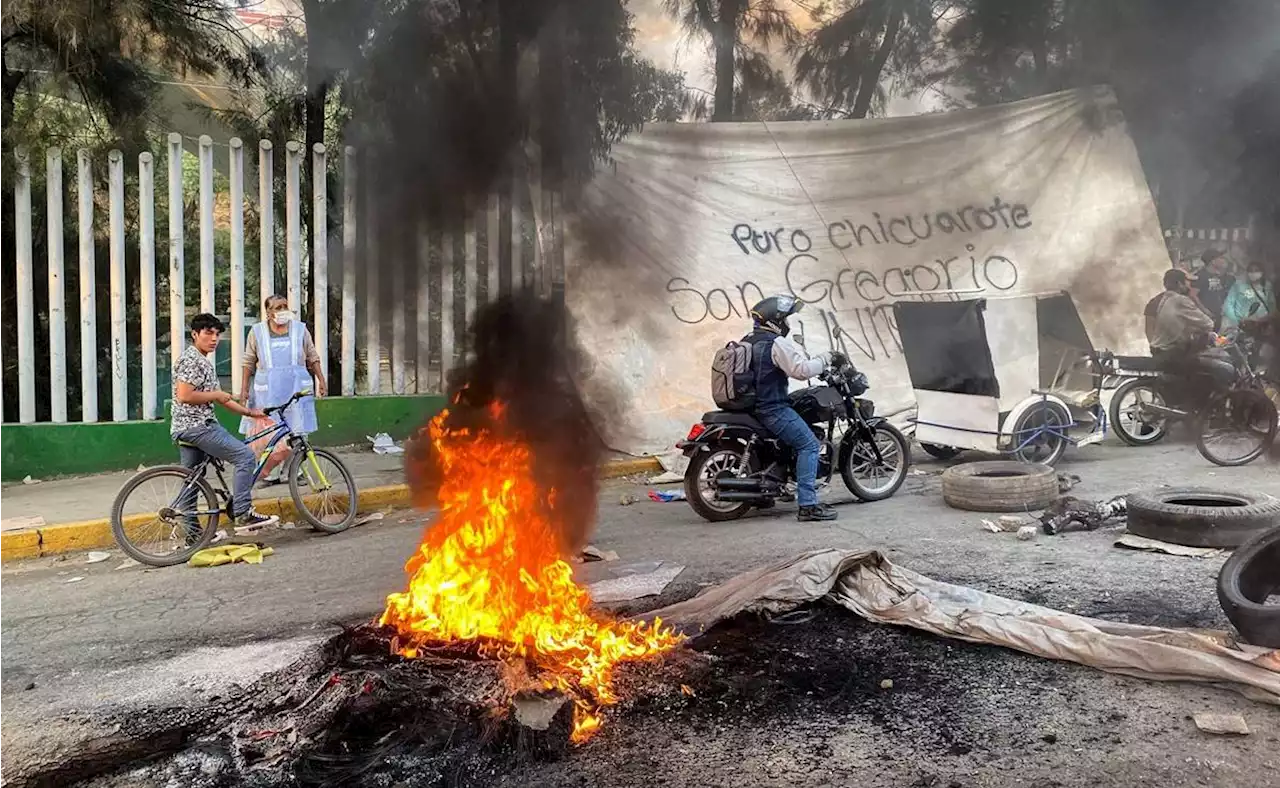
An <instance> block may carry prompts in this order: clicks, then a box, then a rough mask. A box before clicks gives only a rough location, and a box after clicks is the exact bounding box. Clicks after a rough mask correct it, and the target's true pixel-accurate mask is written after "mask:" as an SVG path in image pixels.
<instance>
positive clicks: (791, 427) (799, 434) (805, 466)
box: [756, 405, 821, 506]
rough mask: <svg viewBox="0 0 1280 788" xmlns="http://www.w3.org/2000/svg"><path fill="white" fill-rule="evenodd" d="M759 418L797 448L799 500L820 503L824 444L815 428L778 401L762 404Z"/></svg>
mask: <svg viewBox="0 0 1280 788" xmlns="http://www.w3.org/2000/svg"><path fill="white" fill-rule="evenodd" d="M756 418H758V419H759V420H760V423H761V424H763V425H764V426H765V428H766V429H767V430H769V432H772V433H773V436H774V437H775V438H777V439H778V440H780V441H782V442H783V443H785V444H787V445H788V446H790V447H791V448H792V449H794V450H795V452H796V500H797V501H798V502H799V504H800V505H801V506H816V505H817V503H818V488H817V481H818V450H819V449H820V448H821V444H819V443H818V437H817V436H816V435H814V434H813V428H812V427H810V426H809V425H808V424H805V422H804V419H802V418H800V414H799V413H796V411H795V408H792V407H790V406H789V405H775V406H773V407H766V408H761V409H760V410H758V411H757V412H756Z"/></svg>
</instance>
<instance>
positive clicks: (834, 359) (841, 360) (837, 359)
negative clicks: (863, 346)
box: [831, 350, 849, 367]
mask: <svg viewBox="0 0 1280 788" xmlns="http://www.w3.org/2000/svg"><path fill="white" fill-rule="evenodd" d="M848 364H849V357H848V356H846V355H845V354H843V353H841V352H840V351H839V350H833V351H831V366H833V367H844V366H848Z"/></svg>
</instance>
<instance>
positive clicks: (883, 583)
mask: <svg viewBox="0 0 1280 788" xmlns="http://www.w3.org/2000/svg"><path fill="white" fill-rule="evenodd" d="M824 597H825V598H826V599H828V600H829V601H831V602H834V603H836V604H839V605H841V606H843V607H846V608H848V609H849V610H851V611H853V612H854V613H857V614H858V615H859V616H862V617H863V618H866V619H868V620H870V621H874V622H877V623H881V624H899V625H903V626H909V627H914V628H916V629H922V630H924V631H926V632H932V633H933V634H936V635H942V636H944V637H953V638H958V639H960V640H967V641H970V642H973V643H989V644H992V645H997V646H1005V647H1007V648H1012V649H1017V650H1018V651H1023V652H1026V653H1028V654H1035V655H1037V656H1041V657H1048V658H1049V659H1061V660H1067V661H1069V662H1078V663H1080V664H1082V665H1089V666H1090V667H1095V668H1100V669H1102V670H1106V671H1110V672H1112V673H1123V674H1125V675H1128V676H1136V677H1139V678H1145V679H1156V680H1161V681H1204V682H1209V683H1211V684H1215V685H1219V686H1223V687H1226V688H1229V689H1233V690H1236V691H1237V692H1240V693H1241V694H1243V695H1245V696H1246V697H1248V698H1252V699H1254V700H1259V701H1264V702H1266V703H1274V704H1280V650H1275V651H1272V650H1268V649H1262V648H1256V647H1252V646H1244V645H1241V646H1239V647H1237V648H1233V647H1231V645H1229V644H1230V640H1229V639H1228V637H1227V635H1226V633H1223V632H1214V631H1210V630H1199V631H1194V630H1179V629H1163V628H1160V627H1147V626H1136V625H1132V624H1117V623H1114V622H1110V621H1102V620H1100V619H1096V618H1087V617H1085V616H1076V615H1072V614H1070V613H1063V612H1061V611H1058V610H1052V609H1050V608H1047V607H1041V606H1039V605H1032V604H1029V603H1026V602H1018V601H1016V600H1012V599H1006V598H1004V597H1000V596H996V595H994V594H988V593H985V592H983V591H978V590H976V589H972V588H965V587H963V586H954V585H950V584H947V583H940V582H938V581H937V580H932V579H930V578H928V577H925V576H924V575H920V574H917V573H915V572H912V571H911V570H909V569H903V568H902V567H899V566H895V565H893V564H892V563H890V562H889V561H888V559H886V558H885V557H884V556H882V555H881V554H880V553H879V552H877V551H875V550H863V551H848V550H820V551H815V552H810V553H804V554H803V555H799V556H796V557H794V558H790V559H787V560H785V561H782V562H779V563H777V564H774V565H773V566H769V567H765V568H763V569H757V570H753V571H751V572H747V573H745V574H741V575H738V576H737V577H735V578H732V579H730V580H728V581H727V582H725V583H722V584H720V585H718V586H715V587H713V588H709V589H707V590H706V591H704V592H702V593H701V594H699V595H698V596H696V597H694V598H693V599H690V600H688V601H685V602H681V603H679V604H676V605H671V606H669V607H666V608H662V609H661V610H655V611H652V612H651V613H648V614H646V618H647V617H651V616H657V617H660V618H662V620H663V621H664V622H668V623H670V624H672V625H674V626H677V627H679V628H681V629H683V630H685V631H696V630H698V629H700V628H705V627H709V626H711V625H712V624H714V623H716V622H717V621H721V620H723V619H726V618H729V617H731V616H734V615H736V614H738V613H741V612H766V611H767V612H773V613H778V612H783V611H787V610H791V609H793V608H795V607H797V606H799V605H802V604H804V603H806V602H812V601H815V600H818V599H822V598H824Z"/></svg>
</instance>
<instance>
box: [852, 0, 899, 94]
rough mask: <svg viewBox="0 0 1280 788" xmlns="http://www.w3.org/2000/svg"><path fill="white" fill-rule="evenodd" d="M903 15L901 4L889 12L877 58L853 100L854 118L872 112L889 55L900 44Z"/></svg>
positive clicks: (862, 80)
mask: <svg viewBox="0 0 1280 788" xmlns="http://www.w3.org/2000/svg"><path fill="white" fill-rule="evenodd" d="M902 13H903V12H902V5H901V3H894V4H893V9H892V10H891V11H889V18H888V19H887V20H886V21H885V27H884V38H882V39H880V46H879V47H878V48H877V49H876V56H875V58H874V59H873V60H872V61H871V65H870V67H868V68H867V71H866V73H864V74H863V75H862V76H861V77H860V78H859V79H858V95H857V96H856V97H855V98H854V100H853V112H852V113H850V114H851V115H852V117H855V118H865V117H866V116H867V113H868V112H870V111H871V100H872V99H874V98H875V95H876V87H877V86H879V84H880V75H881V74H882V73H883V72H884V66H885V64H886V63H888V62H889V55H891V54H893V47H894V45H895V44H897V43H898V31H899V30H901V29H902Z"/></svg>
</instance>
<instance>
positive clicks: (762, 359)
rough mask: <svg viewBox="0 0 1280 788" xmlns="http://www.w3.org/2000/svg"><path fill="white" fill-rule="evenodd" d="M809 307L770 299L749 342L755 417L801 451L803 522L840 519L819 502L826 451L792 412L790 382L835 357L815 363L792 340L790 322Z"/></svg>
mask: <svg viewBox="0 0 1280 788" xmlns="http://www.w3.org/2000/svg"><path fill="white" fill-rule="evenodd" d="M803 305H804V302H802V301H799V300H797V299H796V298H795V297H793V296H789V295H778V296H772V297H770V298H766V299H765V300H763V301H761V302H760V303H758V304H756V305H755V306H754V307H752V308H751V319H752V321H753V322H754V324H755V329H754V330H753V331H752V332H751V333H750V334H748V335H747V336H746V337H745V338H744V339H743V342H744V343H747V344H750V345H751V369H752V370H753V371H754V373H755V384H756V385H755V389H756V407H755V416H756V418H757V419H759V420H760V423H761V424H763V425H764V426H765V428H766V429H768V430H769V432H771V433H773V435H774V437H776V438H777V439H778V440H780V441H782V442H783V443H785V444H786V445H788V446H790V447H791V448H792V449H794V450H795V453H796V498H797V500H798V501H799V503H800V512H799V515H798V519H799V520H800V522H814V521H820V520H834V519H836V511H835V509H832V508H831V507H830V506H827V505H826V504H823V503H819V502H818V490H817V479H818V452H819V450H820V448H821V445H820V444H819V443H818V438H817V436H815V435H814V434H813V430H812V429H811V428H810V427H809V425H808V424H806V423H805V421H804V419H802V418H801V417H800V414H798V413H796V411H795V409H794V408H792V407H791V400H790V399H789V398H788V397H787V392H788V382H787V379H788V378H794V379H796V380H808V379H809V378H812V377H814V376H816V375H818V374H819V373H821V372H822V371H823V370H824V369H826V368H827V365H828V364H830V363H831V359H832V354H830V353H822V354H819V355H818V356H815V357H813V358H810V357H809V355H808V354H807V353H805V350H804V348H803V347H801V346H800V345H799V344H798V343H796V342H795V340H792V339H788V338H787V334H789V333H790V332H791V326H789V325H788V324H787V318H789V317H791V316H792V315H794V314H795V313H796V312H799V311H800V307H802V306H803Z"/></svg>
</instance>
